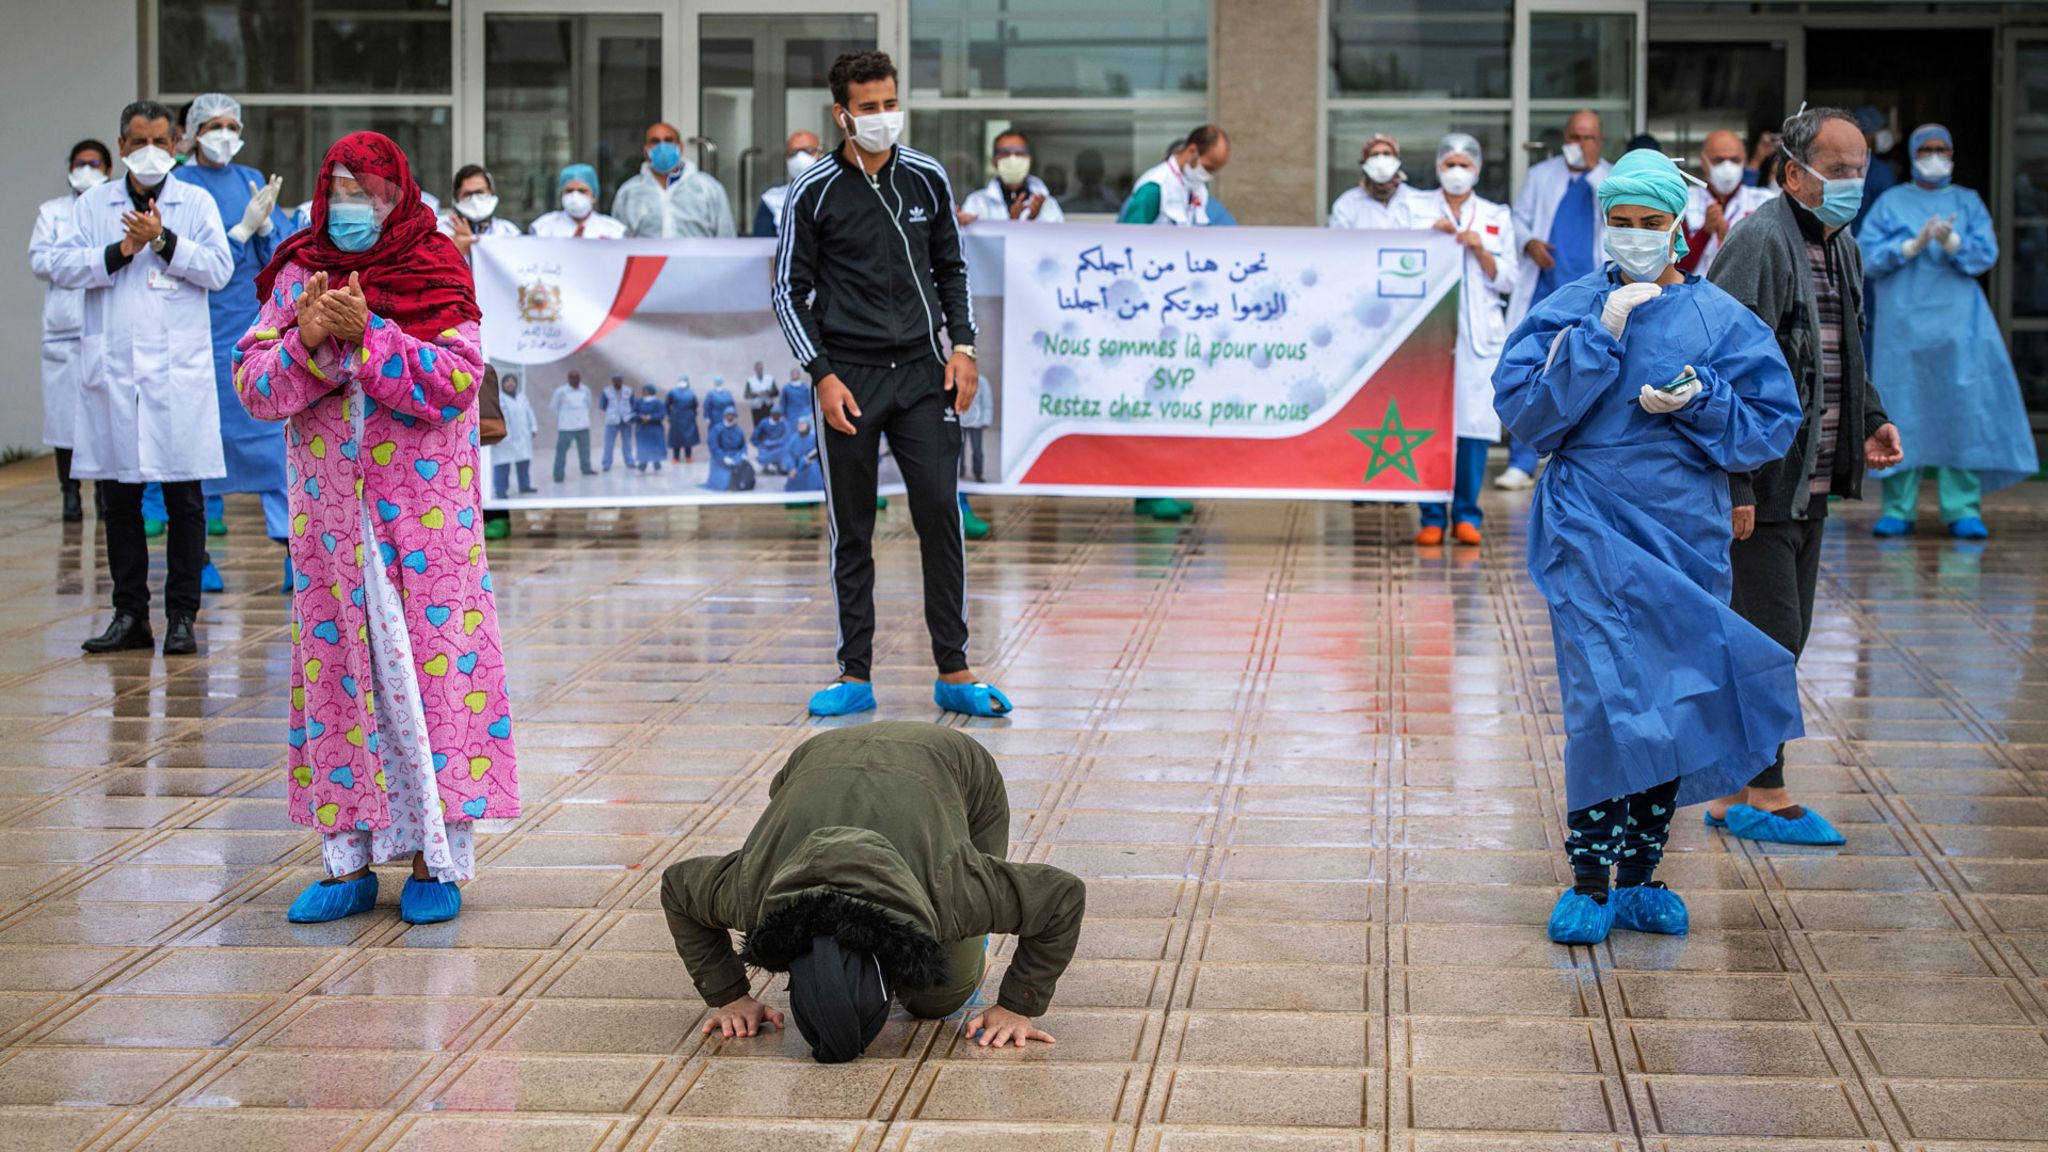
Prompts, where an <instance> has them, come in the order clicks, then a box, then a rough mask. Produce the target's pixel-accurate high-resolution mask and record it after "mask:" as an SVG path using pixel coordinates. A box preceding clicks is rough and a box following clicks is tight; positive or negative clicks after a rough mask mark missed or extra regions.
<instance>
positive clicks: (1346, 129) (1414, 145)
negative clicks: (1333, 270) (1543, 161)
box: [1224, 109, 1510, 209]
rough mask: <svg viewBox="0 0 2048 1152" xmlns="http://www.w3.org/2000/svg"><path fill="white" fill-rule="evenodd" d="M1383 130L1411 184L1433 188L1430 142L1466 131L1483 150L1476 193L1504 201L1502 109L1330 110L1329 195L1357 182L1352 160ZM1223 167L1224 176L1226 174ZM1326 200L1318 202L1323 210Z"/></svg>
mask: <svg viewBox="0 0 2048 1152" xmlns="http://www.w3.org/2000/svg"><path fill="white" fill-rule="evenodd" d="M1375 132H1384V133H1386V134H1387V135H1389V136H1392V137H1393V138H1394V139H1395V141H1397V142H1398V143H1399V144H1400V145H1401V169H1402V171H1404V172H1406V173H1407V174H1408V183H1410V184H1412V185H1414V186H1415V187H1417V188H1424V189H1431V190H1433V189H1435V188H1436V142H1437V141H1438V140H1441V139H1443V138H1444V135H1445V134H1446V133H1449V132H1468V133H1470V134H1471V135H1472V137H1473V138H1474V139H1476V140H1478V141H1479V150H1480V151H1481V152H1483V153H1485V155H1484V156H1482V157H1481V158H1480V159H1481V161H1482V163H1481V165H1480V169H1479V186H1478V188H1477V191H1478V193H1479V194H1480V195H1481V196H1484V197H1486V198H1487V199H1488V200H1492V201H1494V202H1495V203H1499V204H1505V203H1507V202H1508V176H1509V169H1510V164H1509V160H1508V113H1506V112H1437V111H1429V110H1423V109H1418V110H1416V111H1410V112H1357V111H1343V112H1338V111H1332V112H1331V113H1330V148H1329V152H1330V200H1331V201H1332V202H1335V201H1336V199H1337V197H1339V196H1342V195H1343V194H1344V190H1345V189H1347V188H1351V187H1354V186H1356V185H1357V184H1358V179H1359V172H1358V163H1359V157H1360V155H1361V153H1362V152H1363V151H1364V149H1365V142H1366V141H1367V140H1370V139H1372V136H1373V133H1375ZM1229 174H1230V173H1229V170H1228V169H1225V170H1224V175H1225V176H1226V177H1228V176H1229ZM1328 207H1329V205H1327V204H1326V205H1324V208H1325V209H1327V208H1328Z"/></svg>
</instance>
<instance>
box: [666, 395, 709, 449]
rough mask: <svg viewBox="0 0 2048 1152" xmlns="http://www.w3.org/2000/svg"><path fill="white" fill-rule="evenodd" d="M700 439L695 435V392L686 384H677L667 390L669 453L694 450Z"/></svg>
mask: <svg viewBox="0 0 2048 1152" xmlns="http://www.w3.org/2000/svg"><path fill="white" fill-rule="evenodd" d="M700 439H701V437H700V436H698V434H697V392H696V390H695V389H693V388H691V387H690V386H689V385H688V384H678V385H677V386H675V387H674V388H671V389H669V390H668V447H669V451H671V452H673V451H676V450H678V449H682V448H695V447H696V446H697V444H698V441H699V440H700Z"/></svg>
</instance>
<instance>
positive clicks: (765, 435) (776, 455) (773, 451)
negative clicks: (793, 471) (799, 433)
mask: <svg viewBox="0 0 2048 1152" xmlns="http://www.w3.org/2000/svg"><path fill="white" fill-rule="evenodd" d="M754 459H756V460H758V461H760V462H761V470H762V471H763V472H778V473H779V472H787V471H789V421H787V420H784V419H783V418H782V413H780V412H777V411H776V410H774V409H773V408H771V409H769V410H768V412H767V414H766V415H764V416H762V417H761V422H760V423H759V424H756V425H754Z"/></svg>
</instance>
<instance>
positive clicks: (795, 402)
mask: <svg viewBox="0 0 2048 1152" xmlns="http://www.w3.org/2000/svg"><path fill="white" fill-rule="evenodd" d="M782 418H783V419H784V420H787V421H789V426H790V428H791V429H792V430H794V429H795V428H796V422H797V421H799V420H816V419H817V418H818V417H817V415H816V414H815V413H813V412H812V411H811V386H810V385H809V384H806V383H804V382H803V381H801V380H791V381H790V382H789V383H787V384H784V385H783V386H782Z"/></svg>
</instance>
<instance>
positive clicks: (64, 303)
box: [28, 140, 114, 524]
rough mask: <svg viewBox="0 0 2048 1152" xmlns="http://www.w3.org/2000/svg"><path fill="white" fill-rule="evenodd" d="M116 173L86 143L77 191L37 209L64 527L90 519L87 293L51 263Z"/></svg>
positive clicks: (74, 170)
mask: <svg viewBox="0 0 2048 1152" xmlns="http://www.w3.org/2000/svg"><path fill="white" fill-rule="evenodd" d="M113 170H114V154H113V153H112V152H110V151H108V150H107V146H106V145H105V144H102V143H100V142H99V141H97V140H81V141H79V142H78V143H77V144H74V145H72V147H71V160H70V171H69V173H68V175H67V177H66V178H67V179H68V180H69V181H70V183H71V191H69V192H66V193H65V194H64V195H62V196H59V197H56V198H55V199H52V200H45V201H43V203H42V204H41V205H40V206H39V207H38V208H37V209H36V227H35V231H34V232H33V233H31V234H30V236H29V241H28V263H29V270H30V271H32V272H34V273H35V276H36V279H38V280H41V281H43V282H44V284H45V287H44V289H43V443H45V444H48V445H49V446H50V447H52V448H55V449H56V450H57V482H58V484H59V485H60V486H61V487H62V489H63V493H64V522H65V523H66V524H76V523H78V522H79V521H80V520H83V519H85V508H84V506H83V504H82V503H81V502H80V500H79V498H78V481H77V480H74V479H72V477H71V435H72V425H73V424H74V423H75V422H76V420H77V418H78V374H79V372H80V371H82V370H83V369H84V364H83V363H82V362H81V360H80V356H81V353H80V351H79V324H80V323H81V322H82V319H83V315H84V311H85V293H83V292H81V291H79V290H78V289H76V288H59V287H57V285H56V284H54V283H51V282H50V278H51V257H52V256H53V255H54V254H55V253H56V251H57V248H58V246H59V245H61V244H63V242H64V234H65V233H66V232H68V231H70V229H71V212H72V208H73V206H74V205H76V204H77V202H78V197H79V194H80V193H83V192H85V191H87V190H88V189H91V188H93V187H95V186H96V185H100V184H104V183H106V182H107V176H108V175H109V174H110V173H112V172H113Z"/></svg>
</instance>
